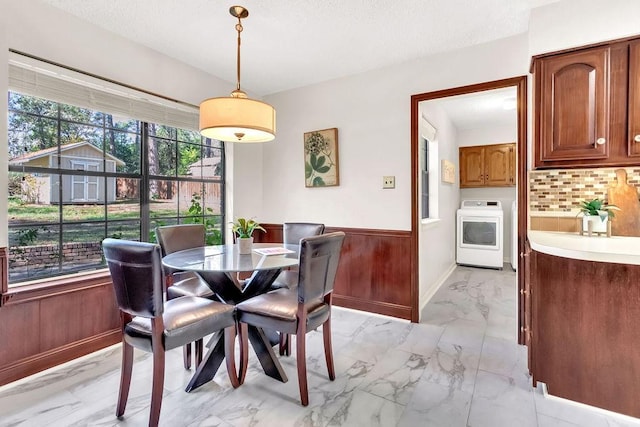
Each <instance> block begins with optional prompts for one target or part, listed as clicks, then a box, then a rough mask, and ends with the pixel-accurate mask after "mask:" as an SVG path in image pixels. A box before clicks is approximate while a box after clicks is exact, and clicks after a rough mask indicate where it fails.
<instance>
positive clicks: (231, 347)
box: [224, 325, 240, 388]
mask: <svg viewBox="0 0 640 427" xmlns="http://www.w3.org/2000/svg"><path fill="white" fill-rule="evenodd" d="M224 358H225V360H226V362H227V375H229V381H230V382H231V386H233V388H238V387H240V380H239V379H238V372H237V371H236V327H235V325H234V326H230V327H228V328H225V330H224Z"/></svg>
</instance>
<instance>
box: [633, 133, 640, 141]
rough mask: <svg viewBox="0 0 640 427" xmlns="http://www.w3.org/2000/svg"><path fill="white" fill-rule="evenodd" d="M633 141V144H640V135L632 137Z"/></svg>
mask: <svg viewBox="0 0 640 427" xmlns="http://www.w3.org/2000/svg"><path fill="white" fill-rule="evenodd" d="M633 140H634V141H635V142H640V133H639V134H638V135H636V136H634V137H633Z"/></svg>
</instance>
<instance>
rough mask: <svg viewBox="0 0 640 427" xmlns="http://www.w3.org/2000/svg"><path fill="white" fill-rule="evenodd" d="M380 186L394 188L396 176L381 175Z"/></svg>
mask: <svg viewBox="0 0 640 427" xmlns="http://www.w3.org/2000/svg"><path fill="white" fill-rule="evenodd" d="M382 188H396V177H395V176H383V177H382Z"/></svg>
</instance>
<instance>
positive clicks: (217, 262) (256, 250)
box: [162, 243, 299, 392]
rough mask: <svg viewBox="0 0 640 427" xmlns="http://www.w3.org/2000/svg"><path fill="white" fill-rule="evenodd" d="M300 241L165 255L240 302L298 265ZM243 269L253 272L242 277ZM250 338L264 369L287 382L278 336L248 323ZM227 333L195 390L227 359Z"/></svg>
mask: <svg viewBox="0 0 640 427" xmlns="http://www.w3.org/2000/svg"><path fill="white" fill-rule="evenodd" d="M298 252H299V246H298V245H285V244H282V243H254V244H253V248H252V252H251V254H246V255H245V254H240V253H239V251H238V245H237V244H228V245H216V246H204V247H199V248H192V249H186V250H183V251H178V252H173V253H171V254H169V255H167V256H165V257H164V258H163V259H162V264H163V265H164V266H165V267H168V268H170V269H172V270H179V271H192V272H194V273H196V274H198V275H199V276H200V277H202V279H204V281H205V282H206V283H207V285H208V286H209V287H210V288H211V290H212V291H213V292H214V293H215V295H216V298H217V299H218V300H220V301H221V302H224V303H226V304H234V305H235V304H237V303H239V302H242V301H245V300H247V299H249V298H251V297H253V296H256V295H260V294H262V293H265V292H268V291H269V289H270V287H271V285H272V284H273V282H274V281H275V280H276V278H277V277H278V275H279V274H280V272H281V271H282V270H283V269H285V268H288V267H293V266H296V265H298ZM241 273H246V274H248V273H251V276H250V277H249V278H248V279H246V280H239V279H238V275H239V274H241ZM248 332H249V341H250V342H251V345H252V347H253V349H254V351H255V352H256V355H257V356H258V360H259V361H260V364H261V365H262V368H263V370H264V372H265V373H266V374H267V375H268V376H270V377H272V378H275V379H277V380H279V381H282V382H287V380H288V379H287V375H286V374H285V372H284V369H283V368H282V366H281V365H280V362H279V361H278V358H277V357H276V355H275V353H274V351H273V344H274V342H275V341H276V339H275V336H274V337H273V339H270V338H269V337H268V336H267V334H268V331H267V333H265V331H264V330H263V329H262V328H257V327H254V326H249V331H248ZM224 340H225V338H224V334H215V335H214V336H213V338H212V340H211V341H210V342H209V344H208V347H209V350H208V351H207V353H206V354H205V356H204V357H203V359H202V362H201V363H200V364H199V365H198V367H197V369H196V372H195V374H194V376H193V378H192V379H191V381H190V382H189V384H188V385H187V388H186V391H188V392H189V391H192V390H195V389H196V388H198V387H200V386H201V385H203V384H205V383H207V382H209V381H211V380H212V379H213V377H214V375H215V374H216V372H217V370H218V368H219V367H220V364H221V363H222V361H223V360H224V346H225V342H224Z"/></svg>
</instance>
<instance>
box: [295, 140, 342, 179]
mask: <svg viewBox="0 0 640 427" xmlns="http://www.w3.org/2000/svg"><path fill="white" fill-rule="evenodd" d="M303 141H304V174H305V179H304V182H305V187H307V188H314V187H333V186H337V185H340V173H339V172H340V170H339V167H338V129H337V128H330V129H322V130H314V131H311V132H305V134H304V139H303Z"/></svg>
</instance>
